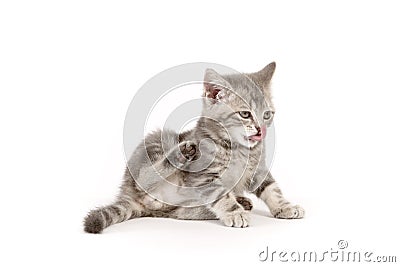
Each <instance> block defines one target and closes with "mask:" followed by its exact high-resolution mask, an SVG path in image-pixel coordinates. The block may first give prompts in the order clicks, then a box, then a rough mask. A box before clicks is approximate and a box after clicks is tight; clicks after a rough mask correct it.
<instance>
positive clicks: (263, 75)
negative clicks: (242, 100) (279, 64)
mask: <svg viewBox="0 0 400 267" xmlns="http://www.w3.org/2000/svg"><path fill="white" fill-rule="evenodd" d="M275 68H276V63H275V62H271V63H269V64H268V65H267V66H265V67H264V68H263V69H262V70H260V71H259V72H255V73H252V74H250V77H251V78H252V79H253V81H254V82H255V83H256V84H258V85H259V86H260V87H262V89H263V90H264V91H266V90H268V89H269V84H270V82H271V79H272V76H273V75H274V72H275Z"/></svg>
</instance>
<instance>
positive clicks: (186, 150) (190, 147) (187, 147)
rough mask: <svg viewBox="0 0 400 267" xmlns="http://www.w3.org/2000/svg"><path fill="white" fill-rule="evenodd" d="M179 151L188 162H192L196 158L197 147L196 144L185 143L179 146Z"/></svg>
mask: <svg viewBox="0 0 400 267" xmlns="http://www.w3.org/2000/svg"><path fill="white" fill-rule="evenodd" d="M179 149H180V151H181V153H182V155H183V156H184V158H185V159H186V160H188V161H191V160H193V159H194V158H195V157H196V154H197V145H196V143H194V142H191V141H184V142H182V143H180V144H179Z"/></svg>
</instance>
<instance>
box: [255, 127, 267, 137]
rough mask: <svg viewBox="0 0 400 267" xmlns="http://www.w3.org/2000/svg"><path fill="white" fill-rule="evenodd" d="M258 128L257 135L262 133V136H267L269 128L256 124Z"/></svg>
mask: <svg viewBox="0 0 400 267" xmlns="http://www.w3.org/2000/svg"><path fill="white" fill-rule="evenodd" d="M256 130H257V135H261V137H262V138H264V137H265V135H266V133H267V129H266V127H265V126H262V127H259V126H256Z"/></svg>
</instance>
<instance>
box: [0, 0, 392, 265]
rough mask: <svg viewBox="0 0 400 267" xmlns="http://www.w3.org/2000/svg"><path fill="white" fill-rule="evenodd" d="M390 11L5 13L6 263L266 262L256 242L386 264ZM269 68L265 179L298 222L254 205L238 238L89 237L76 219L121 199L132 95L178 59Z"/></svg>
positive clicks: (195, 228)
mask: <svg viewBox="0 0 400 267" xmlns="http://www.w3.org/2000/svg"><path fill="white" fill-rule="evenodd" d="M398 10H399V9H398V7H397V4H396V1H330V2H329V1H292V2H288V1H279V2H278V1H275V2H274V3H272V2H267V1H247V2H242V3H234V1H204V0H203V1H197V2H189V1H181V2H177V1H158V2H155V1H146V2H145V3H144V1H143V3H141V4H138V3H134V2H133V1H2V2H1V4H0V88H1V97H0V114H1V115H0V116H1V131H0V133H1V139H0V157H1V158H0V160H1V161H0V162H1V163H0V164H1V168H0V178H1V179H0V183H1V184H0V187H1V189H0V190H1V192H0V198H1V202H0V203H1V220H0V225H1V227H0V240H1V241H0V244H1V246H2V248H1V258H0V263H1V265H2V266H32V265H35V266H83V265H85V264H86V265H90V266H122V265H123V266H141V265H145V266H148V265H151V266H153V265H168V266H170V265H171V264H176V265H179V266H183V265H185V266H199V265H202V266H204V265H206V264H209V266H215V265H216V264H224V266H225V265H226V264H228V263H229V264H230V263H233V264H234V265H235V266H239V264H241V265H244V264H245V265H246V266H252V265H264V266H265V265H267V264H269V263H266V262H264V263H261V262H260V261H259V260H258V254H259V253H260V252H261V251H262V250H264V249H265V248H266V246H269V248H270V249H272V250H278V251H279V250H289V251H296V250H299V251H310V250H314V251H321V252H323V251H325V250H328V251H329V250H330V249H331V248H333V249H336V248H337V246H336V243H337V241H338V240H340V239H344V240H346V241H348V242H349V248H348V249H349V250H352V251H372V252H374V253H375V254H376V255H396V253H398V249H397V248H398V245H397V244H398V239H399V230H398V224H399V215H398V214H399V209H398V207H399V206H398V201H399V193H398V180H399V179H400V176H399V169H398V168H399V151H400V150H399V149H400V141H399V135H400V128H399V126H398V123H399V115H400V108H399V104H398V102H399V100H400V99H399V97H400V94H399V90H400V78H399V75H398V72H399V66H400V63H399V62H400V53H399V47H400V39H399V25H400V17H399V12H398ZM273 60H274V61H276V62H277V70H276V75H275V77H274V79H273V84H274V87H273V89H274V100H275V106H276V109H277V113H276V117H275V127H276V136H277V150H276V155H275V161H274V165H273V167H272V173H273V174H274V175H275V177H276V179H277V180H278V181H279V184H280V185H281V187H282V189H283V192H284V193H285V195H286V196H287V197H288V198H289V199H290V200H292V201H293V202H295V203H299V204H301V205H303V206H304V208H305V209H306V218H305V219H304V220H296V221H285V220H276V219H273V218H270V217H267V216H269V212H268V211H267V209H266V207H265V206H264V205H263V204H262V203H259V202H257V203H256V204H257V206H256V208H255V211H254V212H253V214H252V223H251V227H249V228H247V229H233V228H227V227H223V226H221V225H220V223H219V222H217V221H215V222H196V221H175V220H168V219H150V218H144V219H137V220H131V221H129V222H126V223H123V224H119V225H115V226H113V227H110V228H108V229H106V230H105V232H104V234H102V235H89V234H85V233H83V231H82V219H83V217H84V215H85V214H86V212H87V211H88V210H89V209H91V208H93V207H95V206H98V205H102V204H106V203H108V202H110V201H112V199H113V196H114V195H115V194H116V193H117V189H118V185H119V183H120V181H121V176H122V174H123V168H124V154H123V144H122V130H123V124H124V117H125V112H126V110H127V108H128V105H129V103H130V101H131V99H132V97H133V96H134V94H135V91H136V90H138V89H139V88H140V86H141V85H142V84H144V83H145V82H146V81H147V80H148V79H150V78H151V77H152V76H153V75H155V74H157V73H159V72H160V71H163V70H165V69H166V68H169V67H172V66H175V65H178V64H183V63H188V62H196V61H208V62H215V63H219V64H223V65H226V66H229V67H231V68H234V69H237V70H239V71H244V72H246V71H247V72H250V71H257V70H259V69H261V68H262V67H263V66H265V65H266V64H267V63H269V62H270V61H273ZM399 256H400V255H399V254H397V257H398V260H399ZM327 262H328V263H329V261H327ZM286 264H288V263H286ZM392 265H393V264H392Z"/></svg>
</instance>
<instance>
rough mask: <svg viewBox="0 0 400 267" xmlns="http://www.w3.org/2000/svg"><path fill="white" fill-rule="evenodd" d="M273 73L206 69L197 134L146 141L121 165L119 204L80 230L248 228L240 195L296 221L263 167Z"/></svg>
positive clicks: (159, 135) (270, 69)
mask: <svg viewBox="0 0 400 267" xmlns="http://www.w3.org/2000/svg"><path fill="white" fill-rule="evenodd" d="M274 71H275V63H274V62H272V63H270V64H269V65H267V66H266V67H265V68H264V69H262V70H261V71H259V72H256V73H249V74H229V75H221V74H219V73H217V72H216V71H214V70H213V69H207V70H206V72H205V76H204V95H203V97H204V98H203V110H202V115H201V118H200V119H199V120H198V122H197V125H196V127H194V128H193V129H192V130H189V131H187V132H183V133H175V132H172V131H168V130H164V131H160V130H159V131H156V132H153V133H151V134H149V135H147V136H146V137H145V138H144V140H143V142H141V144H140V145H139V146H138V147H137V148H136V150H135V151H134V153H133V155H132V156H131V158H130V159H129V160H128V162H127V168H126V170H125V174H124V179H123V183H122V186H121V189H120V193H119V195H118V197H117V199H116V200H115V202H114V203H112V204H110V205H108V206H104V207H102V208H98V209H94V210H92V211H90V212H89V213H88V215H87V216H86V217H85V219H84V230H85V231H86V232H88V233H100V232H102V230H103V229H104V228H106V227H108V226H110V225H112V224H115V223H119V222H123V221H126V220H129V219H132V218H137V217H167V218H175V219H196V220H209V219H219V220H220V221H221V222H222V223H223V224H224V225H226V226H233V227H247V226H248V225H249V210H251V208H252V203H251V201H250V199H248V198H246V197H244V192H250V193H254V194H255V195H256V196H257V197H259V198H260V199H262V200H263V201H264V202H265V203H266V205H267V206H268V208H269V209H270V211H271V213H272V215H273V216H274V217H276V218H284V219H294V218H302V217H303V216H304V210H303V209H302V208H301V207H300V206H297V205H292V204H290V203H289V201H287V200H286V199H285V198H284V197H283V195H282V192H281V190H280V189H279V187H278V185H277V184H276V182H275V180H274V178H273V177H272V175H271V173H270V172H269V170H268V168H267V166H266V162H265V153H266V152H265V147H266V146H265V139H264V138H265V136H266V134H267V129H268V127H269V126H270V125H271V123H272V120H273V117H274V113H275V109H274V106H273V104H272V101H271V92H270V81H271V78H272V75H273V73H274Z"/></svg>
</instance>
